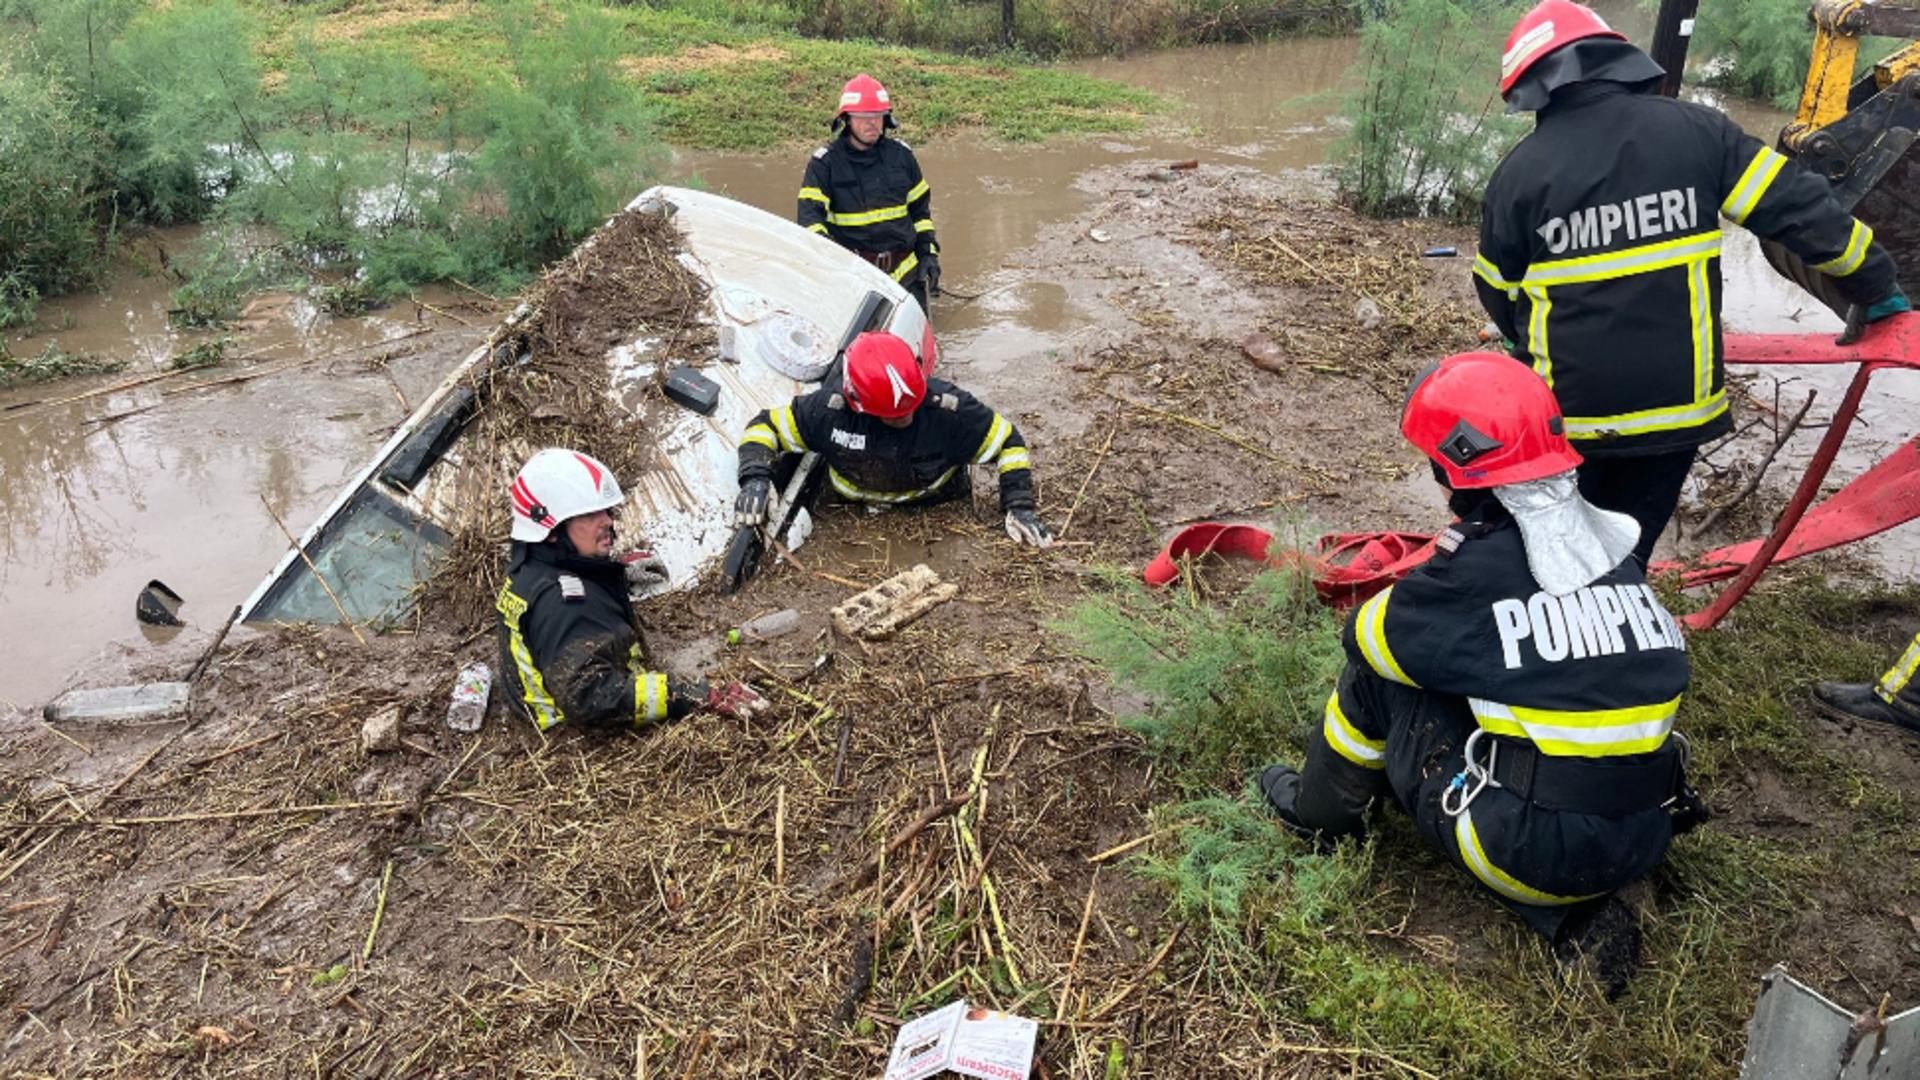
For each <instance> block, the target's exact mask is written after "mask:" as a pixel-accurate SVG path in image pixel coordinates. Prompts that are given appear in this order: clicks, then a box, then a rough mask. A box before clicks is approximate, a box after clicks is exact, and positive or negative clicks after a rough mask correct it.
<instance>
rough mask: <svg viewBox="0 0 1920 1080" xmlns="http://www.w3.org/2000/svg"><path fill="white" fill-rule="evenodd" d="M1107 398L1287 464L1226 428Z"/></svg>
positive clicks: (1125, 399) (1140, 403) (1131, 401)
mask: <svg viewBox="0 0 1920 1080" xmlns="http://www.w3.org/2000/svg"><path fill="white" fill-rule="evenodd" d="M1107 396H1108V397H1110V398H1112V399H1114V400H1115V401H1119V402H1122V403H1124V404H1126V405H1127V406H1129V407H1131V408H1135V409H1139V410H1140V411H1141V412H1144V413H1151V414H1153V415H1154V416H1158V417H1161V418H1162V419H1166V420H1172V421H1174V422H1175V423H1179V424H1185V425H1187V426H1188V427H1190V428H1197V429H1198V430H1200V431H1204V432H1206V433H1207V434H1209V435H1212V436H1213V437H1214V438H1216V439H1224V440H1225V441H1227V442H1230V443H1232V444H1233V445H1235V446H1237V447H1239V448H1240V449H1242V450H1245V451H1246V452H1247V453H1249V454H1253V455H1255V456H1256V457H1263V458H1266V459H1267V460H1268V461H1271V462H1273V463H1275V464H1276V465H1285V464H1287V460H1286V459H1285V458H1283V457H1281V456H1280V455H1278V454H1276V453H1274V452H1273V451H1271V450H1268V449H1266V448H1265V447H1262V446H1255V445H1254V444H1253V443H1250V442H1248V441H1247V440H1245V439H1243V438H1241V437H1240V436H1238V435H1235V434H1233V433H1231V432H1229V431H1227V430H1226V429H1225V428H1221V427H1217V426H1215V425H1213V424H1209V423H1207V422H1206V421H1204V420H1196V419H1194V418H1193V417H1191V416H1187V415H1184V414H1182V413H1177V412H1170V411H1168V410H1166V409H1162V408H1159V407H1157V406H1154V405H1149V404H1147V403H1146V402H1144V401H1135V400H1134V399H1132V398H1130V397H1127V396H1126V395H1124V394H1116V393H1114V392H1113V391H1111V390H1109V391H1107Z"/></svg>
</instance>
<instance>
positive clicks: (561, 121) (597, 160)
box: [475, 3, 662, 266]
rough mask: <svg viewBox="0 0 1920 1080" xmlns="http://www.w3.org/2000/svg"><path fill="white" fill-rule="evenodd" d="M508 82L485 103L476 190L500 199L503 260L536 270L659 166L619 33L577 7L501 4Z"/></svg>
mask: <svg viewBox="0 0 1920 1080" xmlns="http://www.w3.org/2000/svg"><path fill="white" fill-rule="evenodd" d="M500 18H501V29H502V31H503V32H504V34H505V36H506V39H507V54H508V59H509V66H510V75H509V77H507V78H505V79H502V80H497V81H496V82H495V83H494V84H493V85H492V86H490V87H489V88H488V89H487V91H486V93H485V95H484V97H485V100H486V103H487V104H486V114H487V116H488V118H489V121H490V126H489V127H488V129H487V132H486V142H485V144H484V145H483V146H482V147H481V149H480V152H479V155H478V158H477V161H476V162H475V167H476V172H477V177H476V185H477V187H478V188H479V190H481V191H482V192H484V193H486V194H487V195H489V196H492V197H496V198H498V199H499V200H500V202H501V203H502V205H503V206H504V208H505V211H506V214H505V220H504V223H503V226H502V227H501V228H500V229H499V231H498V237H499V243H500V244H501V245H502V247H503V249H504V252H505V254H506V256H507V261H509V262H512V263H516V264H518V265H522V266H531V265H538V264H539V263H541V262H544V261H546V260H548V259H552V258H554V257H556V256H559V255H561V254H564V253H565V252H566V251H567V250H568V249H570V248H571V247H572V246H573V245H574V243H575V242H577V241H578V240H579V239H580V238H581V237H583V236H585V235H586V234H587V233H589V232H592V231H593V230H594V229H596V228H598V227H599V226H600V224H601V222H603V221H605V220H606V218H607V216H608V215H609V214H610V213H612V212H613V211H614V210H616V209H618V208H619V206H620V204H621V203H622V202H624V201H625V199H626V198H627V197H628V196H631V195H633V194H636V193H638V192H639V191H640V190H641V189H642V188H644V187H647V186H648V185H649V184H650V182H651V180H652V177H653V176H654V175H655V174H656V172H657V171H658V166H659V164H660V163H661V157H660V154H661V152H662V151H661V149H660V148H659V147H658V145H657V144H655V143H653V142H652V141H651V138H650V134H651V131H652V117H651V115H650V114H649V113H648V111H647V109H646V107H645V106H644V104H643V103H642V100H641V96H640V93H639V91H638V90H636V89H635V88H634V87H633V86H632V85H631V84H630V83H629V82H628V81H627V80H626V79H625V78H624V77H623V74H622V72H621V71H620V69H619V67H618V62H619V60H620V58H621V57H622V56H623V55H624V49H623V47H622V45H621V41H620V33H621V30H622V27H623V24H622V23H621V21H620V20H619V19H618V18H617V17H615V16H614V15H612V14H611V13H609V12H607V11H604V10H602V9H599V8H596V7H591V6H588V5H586V4H579V3H575V4H568V5H564V6H563V7H561V9H560V17H559V19H558V22H557V25H556V24H555V22H554V20H552V19H551V18H550V17H549V16H548V15H547V14H546V13H545V12H543V10H542V9H541V8H538V7H535V6H533V5H531V4H526V3H521V4H514V5H511V6H509V7H506V8H503V9H502V11H501V14H500Z"/></svg>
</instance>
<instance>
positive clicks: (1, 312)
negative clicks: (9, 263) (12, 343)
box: [0, 270, 40, 330]
mask: <svg viewBox="0 0 1920 1080" xmlns="http://www.w3.org/2000/svg"><path fill="white" fill-rule="evenodd" d="M39 309H40V290H39V289H37V288H35V287H34V285H33V282H31V281H29V280H27V275H26V274H24V273H22V272H20V271H18V270H15V271H13V272H10V273H8V274H7V275H6V276H5V277H0V330H11V329H13V328H14V327H17V326H25V325H27V324H28V323H31V322H32V321H33V317H34V315H35V313H37V312H38V311H39Z"/></svg>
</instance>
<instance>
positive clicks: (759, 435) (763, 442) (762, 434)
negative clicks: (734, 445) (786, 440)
mask: <svg viewBox="0 0 1920 1080" xmlns="http://www.w3.org/2000/svg"><path fill="white" fill-rule="evenodd" d="M748 443H752V444H754V445H755V446H764V447H766V448H767V449H769V450H778V449H780V437H779V436H778V435H775V434H774V433H773V429H772V428H770V427H768V426H767V425H765V424H755V425H753V426H752V427H750V428H748V429H747V430H745V431H743V432H741V433H740V445H741V446H745V445H747V444H748Z"/></svg>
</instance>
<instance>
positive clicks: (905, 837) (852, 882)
mask: <svg viewBox="0 0 1920 1080" xmlns="http://www.w3.org/2000/svg"><path fill="white" fill-rule="evenodd" d="M972 801H973V789H971V788H969V789H967V790H966V791H965V792H962V793H961V794H959V795H955V796H953V797H952V798H950V799H947V800H946V801H944V802H937V803H934V804H933V805H932V806H929V807H927V808H926V809H925V810H922V811H921V812H920V816H919V817H916V818H914V819H913V820H912V821H909V822H908V823H907V824H906V826H905V827H904V828H902V829H901V830H900V831H899V832H897V833H894V834H893V839H891V840H888V841H887V846H886V847H884V848H882V849H881V850H880V854H878V855H876V856H874V857H873V858H871V859H869V860H867V862H866V864H865V865H863V866H861V867H860V869H858V870H856V871H854V872H853V874H852V875H850V876H848V877H846V878H843V879H842V880H841V882H840V885H839V887H841V888H845V889H857V888H860V887H861V886H862V885H865V884H866V883H867V882H869V881H872V880H873V876H874V875H875V874H878V873H879V872H880V865H881V863H883V862H885V861H886V860H888V859H891V858H893V853H894V852H896V851H899V850H900V849H901V848H903V847H905V846H907V843H908V842H909V841H911V840H912V839H913V838H914V837H916V836H919V835H920V832H921V830H923V829H925V828H926V827H927V826H929V825H931V824H933V823H934V822H936V821H939V820H940V819H941V818H944V817H947V816H949V815H951V814H953V813H955V812H957V811H958V810H959V809H960V808H961V807H963V806H965V805H967V804H968V803H970V802H972Z"/></svg>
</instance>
